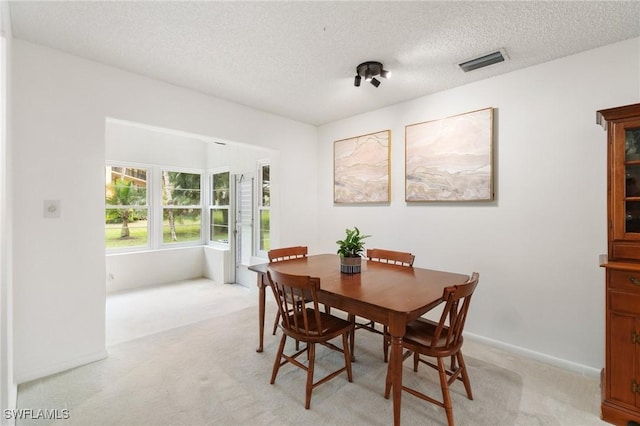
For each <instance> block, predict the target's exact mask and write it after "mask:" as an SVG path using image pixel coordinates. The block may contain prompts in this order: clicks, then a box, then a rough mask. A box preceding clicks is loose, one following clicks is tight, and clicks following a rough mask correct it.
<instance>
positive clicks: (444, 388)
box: [438, 357, 453, 426]
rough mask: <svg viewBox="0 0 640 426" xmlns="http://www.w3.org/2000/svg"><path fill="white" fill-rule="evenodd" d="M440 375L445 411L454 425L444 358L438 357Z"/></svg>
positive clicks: (451, 425) (448, 419)
mask: <svg viewBox="0 0 640 426" xmlns="http://www.w3.org/2000/svg"><path fill="white" fill-rule="evenodd" d="M438 375H439V376H440V388H441V389H442V400H443V403H444V411H445V412H446V413H447V422H448V424H449V426H453V407H452V406H451V395H450V394H449V382H448V380H449V379H448V377H447V372H446V367H445V365H444V360H443V358H440V357H439V358H438Z"/></svg>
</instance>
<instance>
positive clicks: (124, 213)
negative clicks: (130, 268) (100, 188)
mask: <svg viewBox="0 0 640 426" xmlns="http://www.w3.org/2000/svg"><path fill="white" fill-rule="evenodd" d="M105 175H106V179H105V180H106V182H105V246H106V248H107V249H115V248H121V247H142V246H147V245H148V235H149V227H148V221H147V218H148V200H147V170H146V169H138V168H131V167H116V166H107V167H106V174H105Z"/></svg>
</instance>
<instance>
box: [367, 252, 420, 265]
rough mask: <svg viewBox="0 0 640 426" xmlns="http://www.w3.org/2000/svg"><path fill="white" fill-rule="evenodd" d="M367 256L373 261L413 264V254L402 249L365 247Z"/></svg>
mask: <svg viewBox="0 0 640 426" xmlns="http://www.w3.org/2000/svg"><path fill="white" fill-rule="evenodd" d="M367 258H368V259H369V260H373V261H375V262H382V263H391V264H394V265H403V266H413V261H414V260H415V258H416V257H415V256H414V255H412V254H411V253H406V252H403V251H393V250H385V249H377V248H374V249H367Z"/></svg>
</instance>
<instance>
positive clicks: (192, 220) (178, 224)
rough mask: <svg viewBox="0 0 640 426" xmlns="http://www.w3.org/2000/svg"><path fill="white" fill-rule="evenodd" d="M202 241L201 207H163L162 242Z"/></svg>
mask: <svg viewBox="0 0 640 426" xmlns="http://www.w3.org/2000/svg"><path fill="white" fill-rule="evenodd" d="M187 241H200V209H163V211H162V242H164V243H184V242H187Z"/></svg>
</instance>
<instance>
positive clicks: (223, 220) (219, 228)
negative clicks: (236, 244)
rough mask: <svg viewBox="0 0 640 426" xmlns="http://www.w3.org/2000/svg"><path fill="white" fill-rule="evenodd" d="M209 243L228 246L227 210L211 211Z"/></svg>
mask: <svg viewBox="0 0 640 426" xmlns="http://www.w3.org/2000/svg"><path fill="white" fill-rule="evenodd" d="M209 238H210V239H211V241H215V242H218V243H224V244H229V209H211V234H210V236H209Z"/></svg>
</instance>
